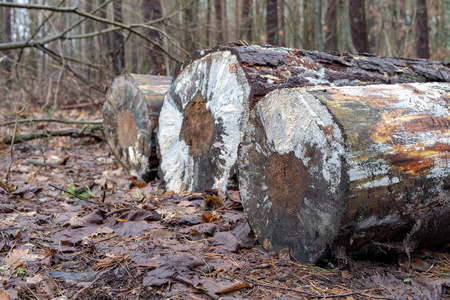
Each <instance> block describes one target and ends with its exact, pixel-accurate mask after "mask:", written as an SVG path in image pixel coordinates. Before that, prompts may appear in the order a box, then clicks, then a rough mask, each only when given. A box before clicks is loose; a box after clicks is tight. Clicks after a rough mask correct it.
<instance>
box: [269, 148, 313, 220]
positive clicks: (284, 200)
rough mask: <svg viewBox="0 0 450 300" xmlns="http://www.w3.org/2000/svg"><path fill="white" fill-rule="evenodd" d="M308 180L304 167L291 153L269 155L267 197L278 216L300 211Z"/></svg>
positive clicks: (294, 213)
mask: <svg viewBox="0 0 450 300" xmlns="http://www.w3.org/2000/svg"><path fill="white" fill-rule="evenodd" d="M308 180H309V178H308V173H307V170H306V167H305V165H304V164H303V162H302V161H301V160H300V159H298V158H296V157H295V154H294V153H293V152H289V153H288V154H279V153H272V154H270V155H269V162H268V164H267V196H268V197H269V199H270V201H271V202H272V204H273V207H274V208H275V210H276V211H277V213H278V214H280V215H296V214H297V213H298V212H299V211H300V208H301V206H302V204H303V201H304V198H305V196H306V192H307V190H308V186H307V184H308ZM292 195H295V198H293V197H292Z"/></svg>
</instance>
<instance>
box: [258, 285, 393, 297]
mask: <svg viewBox="0 0 450 300" xmlns="http://www.w3.org/2000/svg"><path fill="white" fill-rule="evenodd" d="M251 284H253V285H257V286H261V287H266V288H271V289H280V290H285V291H290V292H295V293H299V294H304V295H307V296H311V297H315V298H339V297H348V296H352V295H360V296H363V297H367V298H372V299H389V300H391V299H392V300H395V299H396V298H391V297H386V296H376V295H370V294H366V293H363V292H350V293H345V294H330V295H321V294H314V293H310V292H307V291H302V290H297V289H292V288H288V287H283V286H277V285H272V284H266V283H259V282H255V281H251Z"/></svg>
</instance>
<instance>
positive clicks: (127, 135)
mask: <svg viewBox="0 0 450 300" xmlns="http://www.w3.org/2000/svg"><path fill="white" fill-rule="evenodd" d="M103 127H104V132H105V137H106V141H107V142H108V144H109V146H110V148H111V151H112V152H113V154H114V156H115V157H116V158H117V160H118V161H119V163H120V164H121V165H122V166H123V168H124V169H125V170H126V171H127V172H128V173H129V174H130V175H133V176H136V177H137V178H138V179H143V180H148V179H150V178H149V177H150V174H151V170H150V157H151V153H152V140H151V135H152V122H151V120H150V113H149V110H148V104H147V101H146V99H145V96H144V94H143V93H142V91H141V90H139V88H138V84H137V82H136V81H135V80H134V78H133V77H132V76H131V75H130V74H125V75H122V76H119V77H116V78H115V79H114V81H113V83H112V84H111V86H110V88H109V89H108V92H107V93H106V99H105V103H104V104H103Z"/></svg>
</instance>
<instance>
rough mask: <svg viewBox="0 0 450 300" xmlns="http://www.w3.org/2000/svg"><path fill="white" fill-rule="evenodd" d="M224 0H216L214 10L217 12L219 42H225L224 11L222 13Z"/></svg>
mask: <svg viewBox="0 0 450 300" xmlns="http://www.w3.org/2000/svg"><path fill="white" fill-rule="evenodd" d="M222 3H223V2H222V0H214V11H215V13H216V24H217V43H219V44H220V43H223V41H224V30H223V25H224V24H223V19H222V16H223V13H222V8H223V7H222Z"/></svg>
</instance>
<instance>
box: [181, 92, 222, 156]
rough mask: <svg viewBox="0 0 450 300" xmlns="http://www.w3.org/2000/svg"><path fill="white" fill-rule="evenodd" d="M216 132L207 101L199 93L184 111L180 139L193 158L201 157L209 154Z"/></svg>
mask: <svg viewBox="0 0 450 300" xmlns="http://www.w3.org/2000/svg"><path fill="white" fill-rule="evenodd" d="M214 132H215V126H214V118H213V116H212V115H211V112H210V111H209V110H208V109H207V108H206V101H205V99H203V98H202V96H201V95H200V92H198V93H197V95H195V97H194V98H193V99H192V101H191V102H189V104H188V105H186V108H185V109H184V119H183V125H181V132H180V139H182V140H184V141H185V142H186V144H188V145H189V151H190V154H191V156H192V157H199V156H201V155H205V154H207V153H208V150H209V148H210V147H211V145H212V141H213V138H214Z"/></svg>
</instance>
